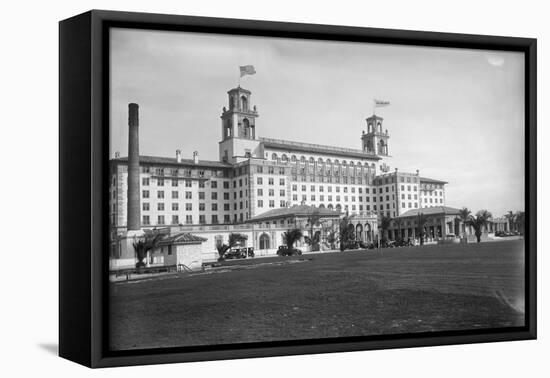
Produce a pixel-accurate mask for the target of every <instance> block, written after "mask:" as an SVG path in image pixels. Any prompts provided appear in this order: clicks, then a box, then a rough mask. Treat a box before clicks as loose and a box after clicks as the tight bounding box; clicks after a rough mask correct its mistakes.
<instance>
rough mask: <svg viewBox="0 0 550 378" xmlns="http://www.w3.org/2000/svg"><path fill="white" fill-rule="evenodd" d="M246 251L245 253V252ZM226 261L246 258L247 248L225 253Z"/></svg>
mask: <svg viewBox="0 0 550 378" xmlns="http://www.w3.org/2000/svg"><path fill="white" fill-rule="evenodd" d="M243 250H244V251H243ZM223 257H224V258H225V259H226V260H231V259H244V258H246V248H235V249H230V250H229V251H227V252H225V255H224V256H223Z"/></svg>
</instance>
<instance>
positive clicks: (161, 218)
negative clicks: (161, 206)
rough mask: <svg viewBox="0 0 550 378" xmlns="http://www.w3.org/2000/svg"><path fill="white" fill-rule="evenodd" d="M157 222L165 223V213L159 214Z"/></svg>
mask: <svg viewBox="0 0 550 378" xmlns="http://www.w3.org/2000/svg"><path fill="white" fill-rule="evenodd" d="M157 224H161V225H162V224H165V222H164V215H159V216H158V218H157Z"/></svg>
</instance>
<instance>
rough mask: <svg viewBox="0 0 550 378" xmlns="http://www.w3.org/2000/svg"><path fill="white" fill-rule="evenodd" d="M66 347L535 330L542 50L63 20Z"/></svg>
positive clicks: (179, 19) (142, 357)
mask: <svg viewBox="0 0 550 378" xmlns="http://www.w3.org/2000/svg"><path fill="white" fill-rule="evenodd" d="M59 58H60V60H59V61H60V64H59V73H60V83H59V86H60V105H59V106H60V108H59V114H60V122H59V127H60V151H59V154H60V195H59V197H60V251H59V253H60V259H59V261H60V269H59V272H60V273H59V300H60V305H59V330H60V331H59V353H60V355H61V356H62V357H64V358H67V359H70V360H72V361H75V362H78V363H81V364H83V365H86V366H89V367H108V366H118V365H136V364H155V363H167V362H183V361H200V360H216V359H232V358H245V357H263V356H276V355H293V354H307V353H326V352H344V351H355V350H368V349H381V348H404V347H415V346H428V345H446V344H457V343H478V342H493V341H511V340H525V339H533V338H536V285H535V284H536V40H535V39H527V38H514V37H496V36H482V35H466V34H447V33H433V32H416V31H402V30H384V29H371V28H356V27H342V26H327V25H309V24H293V23H280V22H266V21H250V20H234V19H222V18H202V17H188V16H174V15H159V14H143V13H125V12H111V11H95V10H94V11H90V12H87V13H84V14H81V15H78V16H75V17H73V18H70V19H67V20H64V21H61V22H60V57H59Z"/></svg>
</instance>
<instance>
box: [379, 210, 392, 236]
mask: <svg viewBox="0 0 550 378" xmlns="http://www.w3.org/2000/svg"><path fill="white" fill-rule="evenodd" d="M391 221H392V219H391V217H389V216H386V215H383V214H382V216H381V217H380V229H381V230H382V241H385V240H386V239H387V238H388V229H389V228H390V225H391Z"/></svg>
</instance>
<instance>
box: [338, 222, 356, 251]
mask: <svg viewBox="0 0 550 378" xmlns="http://www.w3.org/2000/svg"><path fill="white" fill-rule="evenodd" d="M351 218H352V217H350V216H347V215H346V216H344V217H343V218H342V219H341V220H340V236H339V240H340V251H343V250H345V249H346V248H348V246H349V245H350V244H351V243H352V242H354V241H355V227H353V224H352V223H351Z"/></svg>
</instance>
